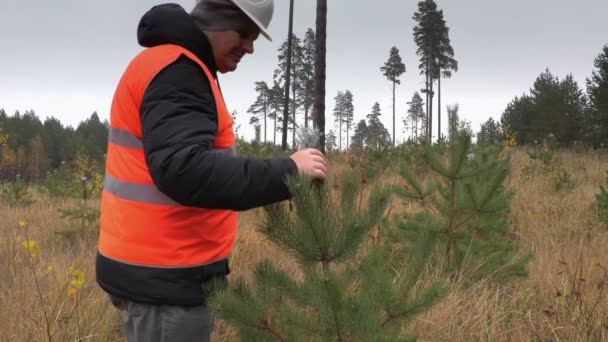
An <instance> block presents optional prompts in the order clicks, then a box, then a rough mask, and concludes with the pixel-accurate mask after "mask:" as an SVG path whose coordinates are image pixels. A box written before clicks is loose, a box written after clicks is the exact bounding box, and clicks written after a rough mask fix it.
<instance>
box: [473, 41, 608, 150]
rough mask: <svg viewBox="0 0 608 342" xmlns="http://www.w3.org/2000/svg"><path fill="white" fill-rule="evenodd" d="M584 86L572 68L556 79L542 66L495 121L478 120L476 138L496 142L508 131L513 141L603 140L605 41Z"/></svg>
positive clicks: (607, 84)
mask: <svg viewBox="0 0 608 342" xmlns="http://www.w3.org/2000/svg"><path fill="white" fill-rule="evenodd" d="M593 65H594V70H593V71H592V74H591V77H589V78H587V79H586V82H585V83H586V89H584V90H583V88H582V87H581V86H579V84H577V82H575V81H574V78H573V77H572V74H568V75H566V76H565V77H564V78H563V79H559V77H557V76H556V75H554V74H552V73H551V71H550V70H549V69H548V68H547V69H545V71H544V72H542V73H541V74H540V75H539V76H538V77H537V78H536V81H535V82H534V84H533V85H532V87H531V88H530V91H529V93H524V94H522V95H521V96H517V97H515V98H514V99H513V100H512V101H511V102H510V103H509V104H508V105H507V108H506V109H505V110H504V112H503V113H502V116H501V118H500V122H497V121H494V120H493V119H489V120H488V121H487V122H485V123H484V124H482V126H481V130H480V131H479V133H478V137H477V138H478V141H482V142H483V141H485V142H489V143H495V142H497V141H499V140H502V138H503V135H504V134H505V133H506V132H507V131H508V132H509V134H512V135H513V136H514V137H515V141H516V142H517V144H518V145H526V144H535V143H541V142H543V141H544V140H545V139H547V138H549V137H550V136H552V139H554V140H555V141H556V142H557V143H558V144H559V145H560V146H563V147H569V146H573V145H586V146H592V147H594V148H602V147H607V146H608V45H605V46H604V47H603V49H602V51H601V53H600V54H599V55H598V56H597V57H596V58H595V60H594V63H593Z"/></svg>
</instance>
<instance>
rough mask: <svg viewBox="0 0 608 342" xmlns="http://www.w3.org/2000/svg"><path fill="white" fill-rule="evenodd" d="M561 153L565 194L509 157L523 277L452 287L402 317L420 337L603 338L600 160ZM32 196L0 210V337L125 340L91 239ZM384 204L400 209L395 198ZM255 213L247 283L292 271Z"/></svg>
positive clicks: (236, 265)
mask: <svg viewBox="0 0 608 342" xmlns="http://www.w3.org/2000/svg"><path fill="white" fill-rule="evenodd" d="M560 157H561V158H562V160H563V161H564V165H565V167H566V168H567V170H568V171H569V172H570V173H571V174H572V175H573V177H574V179H575V182H576V187H575V188H574V189H573V190H571V191H562V192H556V191H555V190H554V189H553V188H552V186H551V178H552V177H553V175H551V174H548V175H546V174H540V173H529V172H528V173H527V172H526V166H527V165H530V164H531V161H530V160H529V158H528V157H527V155H526V154H525V153H524V152H523V151H515V152H514V154H513V164H512V165H513V167H512V174H511V176H510V178H509V182H510V184H511V185H512V186H513V187H514V188H515V189H516V191H517V192H516V196H515V199H514V202H513V211H512V215H511V220H512V222H513V234H512V237H513V238H514V239H517V240H518V242H519V244H520V246H521V248H522V253H523V252H526V251H532V252H533V253H534V254H535V258H534V260H533V261H532V262H531V264H530V266H529V271H530V276H529V277H528V278H525V279H520V280H517V281H515V282H513V283H511V284H510V285H508V286H505V287H502V288H496V287H492V286H489V284H485V283H479V284H477V285H476V286H475V287H474V288H468V289H465V288H460V287H459V286H458V284H452V286H453V291H452V292H451V293H450V295H449V296H448V297H447V298H446V299H445V300H444V301H443V302H441V303H440V304H438V305H436V306H435V307H434V308H432V309H431V310H430V311H428V312H427V313H425V314H423V315H422V316H420V317H418V318H417V319H416V320H415V321H414V323H413V324H412V326H411V328H412V329H413V330H414V332H415V333H417V334H418V336H419V338H420V340H421V341H478V340H481V341H539V340H542V341H545V340H550V341H557V340H559V341H598V340H608V300H607V295H606V293H605V292H608V289H606V286H608V284H607V285H602V284H603V282H604V281H607V280H608V279H606V278H605V273H604V271H603V270H602V268H601V267H606V268H608V248H607V247H606V246H608V228H607V227H606V225H605V224H602V223H599V222H597V221H596V220H594V219H593V218H592V211H591V209H590V206H591V203H592V202H593V199H594V194H595V193H596V192H597V189H598V187H599V185H600V184H602V183H603V182H604V180H605V179H604V176H605V173H604V172H605V170H606V169H607V167H606V166H607V165H606V161H607V160H606V159H605V158H599V157H597V156H596V155H595V154H593V153H578V154H577V153H574V152H562V153H560ZM344 167H345V165H339V166H338V167H337V168H336V169H337V170H335V171H337V172H338V173H339V172H340V170H342V169H343V168H344ZM520 175H524V176H522V177H520ZM525 175H528V176H527V177H526V176H525ZM383 180H384V181H390V182H394V181H397V178H395V177H394V176H389V177H385V178H383ZM36 199H37V201H36V203H35V204H34V205H32V206H31V207H29V208H25V209H11V208H4V207H3V208H0V274H1V275H2V276H0V303H1V305H0V341H5V340H6V341H41V340H45V339H46V336H47V324H46V320H48V321H49V322H50V331H51V334H53V340H56V341H68V340H78V339H79V338H80V340H83V341H122V340H124V337H123V336H122V331H121V317H120V315H119V313H118V312H117V311H116V310H114V309H113V308H112V307H111V306H110V305H109V302H108V300H107V299H106V297H105V295H104V294H103V293H102V292H101V291H100V290H99V288H98V287H97V285H96V283H95V279H94V278H95V276H94V255H95V238H90V239H79V240H77V241H76V242H74V243H68V242H66V241H65V240H64V239H62V238H60V237H58V236H56V235H55V234H54V230H55V229H58V228H61V227H62V226H64V225H65V224H66V222H65V221H64V220H63V219H61V218H60V216H59V214H58V212H57V207H58V206H59V205H60V204H59V203H53V202H48V200H47V199H46V198H45V197H42V196H38V198H36ZM392 207H393V209H392V210H407V208H408V207H407V206H403V205H401V204H400V203H399V201H394V202H393V203H392ZM260 219H261V216H260V211H259V210H252V211H249V212H246V213H243V214H242V215H241V223H240V229H239V239H238V242H237V246H236V249H235V251H234V253H233V258H232V261H231V268H232V270H233V273H232V276H231V277H232V278H233V279H234V278H236V277H245V278H246V279H250V277H251V273H252V270H253V269H254V267H255V265H256V263H257V262H259V261H261V260H263V259H264V258H270V259H271V260H275V261H276V263H277V264H278V265H279V266H280V267H281V268H284V269H286V270H289V271H290V273H291V274H292V275H294V276H298V275H299V273H298V269H297V267H296V264H295V263H294V262H293V260H291V259H290V258H288V257H287V256H286V255H285V254H284V253H283V252H282V251H280V250H278V249H277V248H276V247H275V246H274V245H273V244H272V243H270V242H269V241H267V240H266V239H265V238H264V237H263V236H261V235H260V234H259V233H257V232H256V231H255V225H256V224H258V222H259V221H260ZM20 220H23V221H25V222H26V223H27V224H26V227H25V228H23V227H19V224H18V222H19V221H20ZM26 228H27V232H28V236H29V238H30V239H31V240H34V241H36V242H37V244H38V246H39V249H40V253H39V255H38V256H37V257H35V258H31V257H29V256H28V253H27V250H25V249H24V248H23V247H22V246H21V245H20V244H19V243H18V242H16V236H17V235H22V236H24V233H25V229H26ZM70 265H77V267H78V268H79V269H80V270H82V271H83V272H84V274H85V283H84V286H83V288H82V289H80V291H79V295H78V297H77V298H78V301H76V300H75V299H71V298H69V297H68V296H67V294H66V290H65V285H66V282H67V281H68V280H69V277H68V275H67V273H66V272H67V269H68V267H69V266H70ZM48 266H51V267H52V269H49V268H48ZM32 270H34V271H35V272H36V273H37V278H38V282H36V281H35V278H34V274H33V273H32ZM37 284H38V288H39V289H40V291H38V290H37ZM41 298H42V302H43V303H44V305H43V304H41ZM598 298H599V299H598ZM55 303H57V304H56V305H55ZM53 307H55V310H52V309H53ZM45 314H46V316H47V318H46V319H45ZM236 336H237V335H236V331H235V329H234V328H232V327H230V326H228V325H227V324H225V323H223V322H217V326H216V329H215V333H214V337H215V339H214V340H218V341H220V340H221V341H231V340H236V339H237V338H236Z"/></svg>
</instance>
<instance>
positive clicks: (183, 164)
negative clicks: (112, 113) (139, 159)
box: [140, 56, 297, 210]
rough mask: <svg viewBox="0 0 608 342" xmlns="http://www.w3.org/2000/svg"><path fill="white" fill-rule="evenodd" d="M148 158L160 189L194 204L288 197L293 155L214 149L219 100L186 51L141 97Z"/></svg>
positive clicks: (222, 205) (233, 206)
mask: <svg viewBox="0 0 608 342" xmlns="http://www.w3.org/2000/svg"><path fill="white" fill-rule="evenodd" d="M140 110H141V113H140V114H141V123H142V134H143V145H144V153H145V158H146V162H147V164H148V169H149V170H150V174H151V176H152V179H153V180H154V182H155V184H156V186H157V187H158V189H159V190H160V191H161V192H163V193H165V194H166V195H167V196H169V197H170V198H172V199H173V200H174V201H176V202H178V203H180V204H182V205H186V206H194V207H202V208H212V209H230V210H248V209H252V208H255V207H259V206H263V205H267V204H271V203H275V202H279V201H282V200H285V199H288V198H289V196H290V193H289V190H288V188H287V186H286V184H285V179H286V176H287V175H291V174H295V173H297V166H296V164H295V162H294V161H293V160H292V159H291V158H272V159H259V158H248V157H243V156H237V155H228V154H223V153H213V152H212V144H213V140H214V139H215V136H216V134H217V130H218V124H217V111H216V108H215V101H214V98H213V95H212V92H211V88H210V85H209V80H208V79H207V77H206V75H205V74H204V72H203V71H202V70H201V69H200V67H199V66H198V65H196V64H195V63H194V62H193V61H191V60H190V59H187V58H186V57H183V56H182V57H181V58H180V59H178V60H177V61H176V62H174V63H173V64H171V65H169V66H168V67H166V68H165V69H163V70H162V71H161V72H160V73H159V74H158V75H157V76H156V77H155V78H154V80H153V81H152V82H151V83H150V85H149V86H148V88H147V89H146V92H145V94H144V96H143V99H142V104H141V109H140Z"/></svg>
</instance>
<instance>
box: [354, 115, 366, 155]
mask: <svg viewBox="0 0 608 342" xmlns="http://www.w3.org/2000/svg"><path fill="white" fill-rule="evenodd" d="M367 136H368V130H367V123H366V122H365V120H361V121H359V123H357V127H355V133H354V134H353V140H352V141H351V143H350V147H351V148H352V149H359V150H360V149H363V148H364V147H365V146H366V144H367Z"/></svg>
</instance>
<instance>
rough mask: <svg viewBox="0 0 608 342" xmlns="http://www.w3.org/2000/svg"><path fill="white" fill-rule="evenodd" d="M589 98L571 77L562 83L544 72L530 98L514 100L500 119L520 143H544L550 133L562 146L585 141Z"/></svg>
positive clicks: (535, 83) (537, 79)
mask: <svg viewBox="0 0 608 342" xmlns="http://www.w3.org/2000/svg"><path fill="white" fill-rule="evenodd" d="M585 107H586V99H585V96H584V94H583V92H582V90H581V89H580V88H579V87H578V85H577V84H576V82H575V81H574V79H573V77H572V75H567V76H566V77H565V78H564V79H563V80H562V81H560V80H559V79H558V77H556V76H554V75H553V74H552V73H551V72H550V71H549V70H548V69H545V71H544V72H542V73H541V74H540V75H539V76H538V77H537V78H536V80H535V82H534V85H533V87H532V88H531V89H530V95H527V94H523V95H522V96H521V97H516V98H515V99H514V100H513V101H511V102H510V103H509V104H508V105H507V108H506V109H505V111H504V112H503V114H502V117H501V123H502V125H503V126H508V127H510V129H511V130H512V131H513V133H514V134H515V136H516V139H517V143H518V144H528V143H533V142H537V143H538V142H541V141H543V140H544V139H545V138H546V137H548V136H549V134H552V135H554V136H555V137H556V139H557V142H558V143H559V144H560V145H562V146H567V145H571V144H572V143H574V142H575V141H582V139H583V137H584V132H583V128H584V126H583V122H584V121H585V117H584V111H585Z"/></svg>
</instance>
